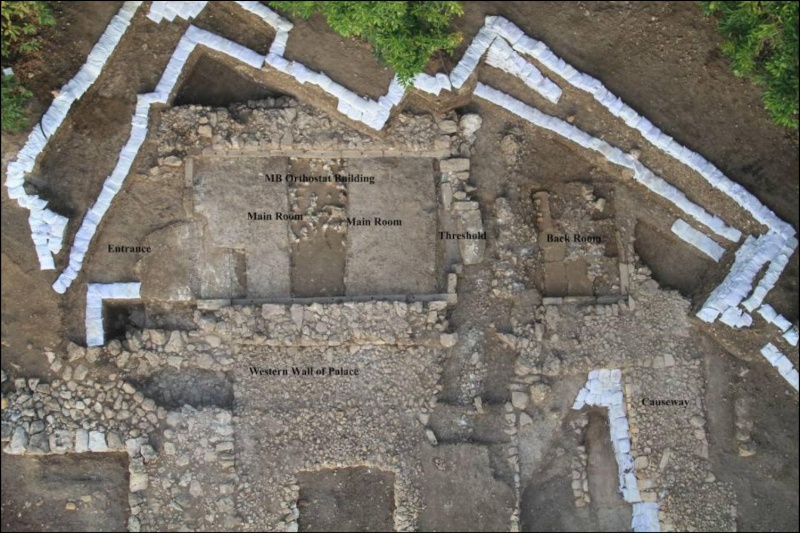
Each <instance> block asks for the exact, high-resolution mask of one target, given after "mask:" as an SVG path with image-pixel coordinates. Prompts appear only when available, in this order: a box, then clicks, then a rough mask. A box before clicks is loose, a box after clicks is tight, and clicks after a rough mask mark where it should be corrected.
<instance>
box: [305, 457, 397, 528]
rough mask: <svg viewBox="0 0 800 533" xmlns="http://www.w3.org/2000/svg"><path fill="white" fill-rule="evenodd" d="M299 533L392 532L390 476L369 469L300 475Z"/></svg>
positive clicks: (392, 503)
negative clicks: (341, 532) (331, 532)
mask: <svg viewBox="0 0 800 533" xmlns="http://www.w3.org/2000/svg"><path fill="white" fill-rule="evenodd" d="M297 477H298V481H297V483H298V485H300V499H299V501H298V502H297V506H298V508H299V509H300V519H299V520H298V523H299V525H300V531H393V530H394V519H393V515H394V474H392V473H391V472H382V471H380V470H373V469H370V468H338V469H335V470H320V471H319V472H301V473H300V474H299V475H298V476H297Z"/></svg>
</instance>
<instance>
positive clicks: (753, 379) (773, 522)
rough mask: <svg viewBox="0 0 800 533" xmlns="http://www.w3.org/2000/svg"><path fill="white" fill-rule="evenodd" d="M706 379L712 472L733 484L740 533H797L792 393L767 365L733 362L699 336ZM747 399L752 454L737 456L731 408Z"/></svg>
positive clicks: (795, 417)
mask: <svg viewBox="0 0 800 533" xmlns="http://www.w3.org/2000/svg"><path fill="white" fill-rule="evenodd" d="M700 345H701V346H703V348H704V351H705V372H706V378H707V379H708V385H707V387H706V396H705V402H706V405H707V406H708V441H709V451H710V455H711V461H712V464H713V471H714V473H715V474H716V475H717V477H718V478H719V480H720V481H723V482H728V483H731V484H732V485H733V488H734V490H735V492H736V495H737V498H738V506H737V519H736V522H737V529H738V530H739V531H791V530H793V529H796V528H797V524H798V520H800V516H799V515H798V508H797V487H798V483H800V480H799V479H798V472H797V463H798V460H800V459H799V458H798V449H797V439H798V437H799V435H798V425H797V420H798V416H800V413H798V405H797V399H796V394H795V393H791V392H789V386H788V385H787V384H786V382H785V381H784V379H783V378H782V377H781V376H780V375H779V374H778V373H777V371H775V369H774V368H772V367H771V366H769V365H768V364H767V363H766V362H758V363H755V364H749V363H745V362H743V361H740V360H737V359H732V358H730V357H728V356H726V355H725V354H723V353H721V350H720V349H719V348H718V347H717V346H716V345H714V344H713V342H712V341H710V339H709V338H708V337H705V336H704V337H702V340H701V342H700ZM738 396H745V397H749V398H750V400H751V401H750V402H749V403H750V406H751V408H750V409H751V412H750V417H751V418H752V420H753V422H754V428H753V431H752V433H751V438H752V439H753V441H754V442H755V443H756V454H755V455H754V456H752V457H739V454H738V446H737V443H736V426H735V425H734V422H735V414H734V412H735V409H734V403H735V401H736V398H737V397H738Z"/></svg>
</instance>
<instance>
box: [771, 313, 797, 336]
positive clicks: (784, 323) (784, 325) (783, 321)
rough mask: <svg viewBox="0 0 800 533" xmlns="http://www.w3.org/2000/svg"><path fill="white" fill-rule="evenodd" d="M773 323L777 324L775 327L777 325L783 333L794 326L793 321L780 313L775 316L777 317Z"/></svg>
mask: <svg viewBox="0 0 800 533" xmlns="http://www.w3.org/2000/svg"><path fill="white" fill-rule="evenodd" d="M772 324H773V325H775V327H777V328H778V329H779V330H780V331H781V333H783V332H785V331H788V330H789V328H791V327H792V323H791V322H789V320H788V319H787V318H786V317H785V316H783V315H780V314H779V315H777V316H775V318H774V319H773V320H772Z"/></svg>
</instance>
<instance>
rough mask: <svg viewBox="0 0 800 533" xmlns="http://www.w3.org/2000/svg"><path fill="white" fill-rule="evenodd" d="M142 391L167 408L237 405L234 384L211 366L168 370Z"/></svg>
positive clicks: (159, 374) (230, 406)
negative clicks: (210, 367)
mask: <svg viewBox="0 0 800 533" xmlns="http://www.w3.org/2000/svg"><path fill="white" fill-rule="evenodd" d="M142 392H143V393H144V394H145V396H147V397H149V398H153V399H154V400H155V401H156V403H158V404H159V405H162V406H164V407H166V408H167V409H180V408H181V407H183V406H184V405H191V406H192V407H195V408H197V407H204V406H215V407H221V408H223V409H232V408H233V385H232V384H231V382H230V380H229V379H228V378H227V376H225V374H224V373H222V372H213V371H211V370H202V369H199V368H191V369H186V370H182V371H180V372H178V371H174V370H165V371H163V372H159V373H158V374H155V375H153V376H151V377H150V378H148V380H147V381H146V382H145V383H144V385H143V387H142Z"/></svg>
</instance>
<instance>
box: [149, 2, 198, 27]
mask: <svg viewBox="0 0 800 533" xmlns="http://www.w3.org/2000/svg"><path fill="white" fill-rule="evenodd" d="M207 3H208V2H153V3H152V4H150V12H149V13H147V18H149V19H150V20H152V21H153V22H161V21H162V20H164V19H166V20H168V21H169V22H172V21H173V20H175V17H178V18H182V19H186V20H190V19H193V18H194V17H196V16H197V15H199V14H200V12H201V11H202V10H203V8H205V7H206V4H207Z"/></svg>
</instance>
